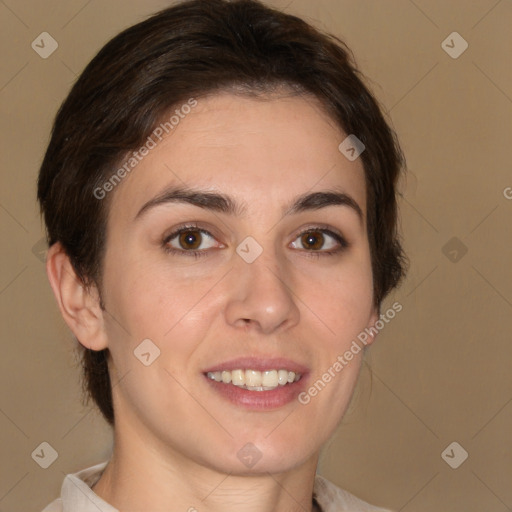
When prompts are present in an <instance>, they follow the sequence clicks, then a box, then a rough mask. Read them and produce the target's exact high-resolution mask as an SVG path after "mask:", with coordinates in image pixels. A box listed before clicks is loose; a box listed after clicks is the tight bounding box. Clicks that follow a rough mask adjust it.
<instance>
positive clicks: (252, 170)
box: [110, 93, 366, 218]
mask: <svg viewBox="0 0 512 512" xmlns="http://www.w3.org/2000/svg"><path fill="white" fill-rule="evenodd" d="M176 108H177V109H178V110H179V106H178V107H175V109H174V110H173V112H170V113H169V116H168V117H169V119H170V118H171V117H173V129H172V131H170V132H169V133H168V134H165V135H164V136H163V137H161V140H158V139H157V137H155V136H153V139H155V141H156V144H155V145H154V146H153V145H152V146H153V147H152V148H151V149H150V150H149V152H147V154H146V156H144V157H143V158H141V160H140V162H138V163H137V165H136V167H135V168H134V169H133V171H131V172H130V174H129V176H127V177H126V178H125V179H123V181H122V182H121V183H120V184H119V185H118V186H117V188H116V190H115V194H114V197H113V198H112V204H111V212H110V213H111V217H114V218H115V217H116V216H117V212H119V211H120V210H122V217H124V218H126V217H130V218H133V217H134V216H135V215H136V213H137V211H138V209H139V208H140V207H141V206H142V205H143V204H144V203H145V202H146V201H147V200H149V199H151V198H152V197H154V196H156V195H158V194H159V193H160V192H161V191H162V189H163V188H165V187H168V186H170V185H175V186H181V185H183V186H188V185H192V186H198V187H201V188H204V189H211V190H216V191H223V192H226V193H229V195H231V196H232V197H234V198H235V199H236V200H237V203H240V204H241V205H242V206H243V207H244V210H245V211H246V212H249V213H250V212H251V209H253V211H254V213H259V214H261V213H262V212H261V208H265V209H266V211H269V210H272V209H278V208H281V205H282V204H283V203H285V202H287V199H289V198H292V197H294V196H296V195H299V194H303V193H304V192H306V191H312V190H315V189H320V188H321V189H325V188H336V189H337V190H339V191H345V192H347V193H350V194H351V195H352V196H353V197H354V198H355V199H356V200H357V202H358V203H359V205H360V206H361V209H362V210H363V211H365V208H366V204H365V201H366V193H365V180H364V168H363V165H362V162H361V159H360V158H358V159H357V160H355V161H349V160H348V159H347V158H345V157H344V156H343V155H342V154H341V152H340V151H339V149H338V146H339V144H340V143H341V142H342V141H343V140H344V139H345V137H346V134H344V133H343V131H342V130H341V128H340V127H339V126H338V125H337V124H336V123H335V122H334V121H333V120H332V118H331V117H330V116H328V115H327V114H326V113H325V112H324V110H323V109H322V107H321V106H320V104H319V102H318V100H316V98H313V97H311V96H305V97H304V96H284V97H283V96H280V97H266V98H252V97H251V98H250V97H244V96H240V95H234V94H230V93H218V94H215V95H212V96H209V97H207V98H203V99H200V100H197V104H196V105H195V106H194V108H192V109H188V108H187V109H184V110H183V111H180V112H178V113H177V114H176V115H174V113H175V112H176ZM178 114H179V115H178Z"/></svg>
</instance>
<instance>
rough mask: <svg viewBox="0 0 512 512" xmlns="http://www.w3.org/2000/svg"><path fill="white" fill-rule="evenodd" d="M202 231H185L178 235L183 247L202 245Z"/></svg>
mask: <svg viewBox="0 0 512 512" xmlns="http://www.w3.org/2000/svg"><path fill="white" fill-rule="evenodd" d="M202 236H203V235H202V233H201V232H200V231H184V232H183V233H180V234H179V236H178V241H179V244H180V247H181V248H182V249H192V250H194V249H197V248H198V247H199V246H200V245H201V241H202Z"/></svg>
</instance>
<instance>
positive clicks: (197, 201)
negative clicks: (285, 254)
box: [134, 186, 364, 224]
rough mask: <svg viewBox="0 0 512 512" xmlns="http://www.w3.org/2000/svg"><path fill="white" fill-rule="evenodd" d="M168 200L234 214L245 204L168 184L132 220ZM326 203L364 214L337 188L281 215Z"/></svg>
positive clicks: (307, 198)
mask: <svg viewBox="0 0 512 512" xmlns="http://www.w3.org/2000/svg"><path fill="white" fill-rule="evenodd" d="M169 203H187V204H191V205H194V206H197V207H199V208H203V209H205V210H211V211H215V212H219V213H225V214H228V215H233V216H237V217H242V216H244V215H245V213H246V212H247V207H246V204H239V203H237V202H236V201H235V200H234V199H233V198H232V197H230V196H228V195H225V194H221V193H218V192H211V191H209V190H202V189H197V188H191V187H187V186H171V187H169V188H167V189H166V190H164V191H163V192H162V193H160V194H159V195H157V196H156V197H154V198H153V199H150V200H149V201H148V202H147V203H145V204H144V206H142V208H141V209H140V210H139V211H138V213H137V215H135V217H134V221H136V220H138V219H140V218H141V217H143V216H144V215H145V214H146V213H147V212H148V211H150V210H151V209H153V208H155V207H157V206H161V205H165V204H169ZM328 206H345V207H349V208H351V209H352V210H353V211H354V212H356V214H357V216H358V217H359V222H360V223H361V224H363V221H364V215H363V211H362V209H361V207H360V206H359V204H357V202H356V201H355V199H354V198H353V197H352V196H350V195H349V194H347V193H345V192H338V191H336V190H323V191H318V192H310V193H306V194H303V195H300V196H298V197H297V198H295V199H294V200H293V201H292V203H291V204H290V205H288V206H287V207H285V208H284V211H283V217H286V216H288V215H293V214H297V213H301V212H305V211H311V210H319V209H321V208H326V207H328Z"/></svg>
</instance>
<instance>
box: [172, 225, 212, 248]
mask: <svg viewBox="0 0 512 512" xmlns="http://www.w3.org/2000/svg"><path fill="white" fill-rule="evenodd" d="M163 245H164V246H165V247H166V248H167V250H168V251H169V252H173V253H182V254H187V253H191V254H192V253H194V254H195V253H197V254H199V253H204V254H206V253H207V249H212V248H215V238H214V236H213V235H212V234H210V233H209V232H208V231H206V230H205V229H200V228H196V227H194V226H190V227H185V228H181V229H178V230H177V231H175V232H174V233H171V234H170V235H168V236H167V237H166V238H165V239H164V241H163Z"/></svg>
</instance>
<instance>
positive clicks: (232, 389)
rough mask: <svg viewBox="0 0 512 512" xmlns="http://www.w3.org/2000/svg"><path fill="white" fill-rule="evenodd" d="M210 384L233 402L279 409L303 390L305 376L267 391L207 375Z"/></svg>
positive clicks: (267, 408)
mask: <svg viewBox="0 0 512 512" xmlns="http://www.w3.org/2000/svg"><path fill="white" fill-rule="evenodd" d="M205 378H206V379H207V380H208V382H209V384H210V386H212V388H213V390H214V391H216V392H217V393H218V394H220V395H221V396H222V397H223V398H224V399H226V400H229V401H230V402H231V403H233V404H235V405H237V406H239V407H244V408H246V409H250V410H257V411H266V410H271V409H278V408H279V407H283V406H285V405H287V404H289V403H291V402H293V401H294V400H297V397H298V395H299V393H300V392H301V390H302V389H303V388H304V382H305V378H304V375H302V377H301V379H300V380H298V381H297V382H292V383H291V384H285V385H284V386H279V387H277V388H275V389H271V390H267V391H250V390H248V389H244V388H241V387H239V386H234V385H233V384H225V383H223V382H217V381H216V380H213V379H210V378H209V377H208V376H206V375H205Z"/></svg>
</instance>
